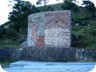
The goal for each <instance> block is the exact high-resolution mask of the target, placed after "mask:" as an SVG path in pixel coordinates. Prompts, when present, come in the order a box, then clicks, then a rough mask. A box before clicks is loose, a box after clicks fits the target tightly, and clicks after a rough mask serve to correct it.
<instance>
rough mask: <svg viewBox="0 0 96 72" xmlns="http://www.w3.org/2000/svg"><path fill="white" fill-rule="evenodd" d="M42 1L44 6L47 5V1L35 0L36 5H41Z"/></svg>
mask: <svg viewBox="0 0 96 72" xmlns="http://www.w3.org/2000/svg"><path fill="white" fill-rule="evenodd" d="M42 1H43V4H44V6H45V5H46V4H47V3H48V1H49V0H37V2H36V4H37V5H41V4H42Z"/></svg>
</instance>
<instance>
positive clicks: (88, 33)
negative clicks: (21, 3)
mask: <svg viewBox="0 0 96 72" xmlns="http://www.w3.org/2000/svg"><path fill="white" fill-rule="evenodd" d="M62 5H64V4H63V3H60V4H54V5H47V6H42V7H35V6H32V9H31V10H29V11H28V12H25V13H24V14H21V15H18V16H17V17H15V18H14V17H13V18H12V19H10V21H9V22H6V23H5V24H4V25H1V26H0V48H14V47H16V48H18V47H19V46H20V44H21V43H22V42H24V41H26V37H27V24H28V21H27V18H28V15H30V14H33V13H37V12H44V11H54V10H66V9H67V8H66V7H65V8H63V6H62ZM77 9H78V10H77ZM67 10H71V12H72V47H78V48H92V49H96V9H95V11H94V12H95V13H94V14H95V15H94V19H93V17H92V13H91V12H90V11H89V10H87V9H86V8H85V7H79V6H77V5H76V7H74V8H72V7H71V8H70V7H69V8H68V9H67Z"/></svg>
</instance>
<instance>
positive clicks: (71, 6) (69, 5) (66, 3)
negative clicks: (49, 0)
mask: <svg viewBox="0 0 96 72" xmlns="http://www.w3.org/2000/svg"><path fill="white" fill-rule="evenodd" d="M61 7H62V9H63V10H66V9H67V10H72V11H74V12H78V11H79V7H78V6H77V5H76V4H75V3H73V2H71V1H68V0H65V1H64V3H63V5H62V6H61Z"/></svg>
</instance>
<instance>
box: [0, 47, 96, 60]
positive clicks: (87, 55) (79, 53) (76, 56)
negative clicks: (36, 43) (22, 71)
mask: <svg viewBox="0 0 96 72" xmlns="http://www.w3.org/2000/svg"><path fill="white" fill-rule="evenodd" d="M10 60H11V61H16V60H29V61H56V62H57V61H60V62H67V61H84V62H87V61H96V50H91V49H77V48H64V47H35V48H22V49H21V48H19V49H0V61H10Z"/></svg>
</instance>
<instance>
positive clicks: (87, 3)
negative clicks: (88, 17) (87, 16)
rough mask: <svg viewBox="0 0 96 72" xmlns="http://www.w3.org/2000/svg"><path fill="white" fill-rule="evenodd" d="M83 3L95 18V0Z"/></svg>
mask: <svg viewBox="0 0 96 72" xmlns="http://www.w3.org/2000/svg"><path fill="white" fill-rule="evenodd" d="M83 5H84V6H85V8H86V9H87V10H89V11H90V12H91V13H92V18H93V19H94V16H95V5H94V3H93V2H91V1H89V0H87V1H85V0H84V1H83Z"/></svg>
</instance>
